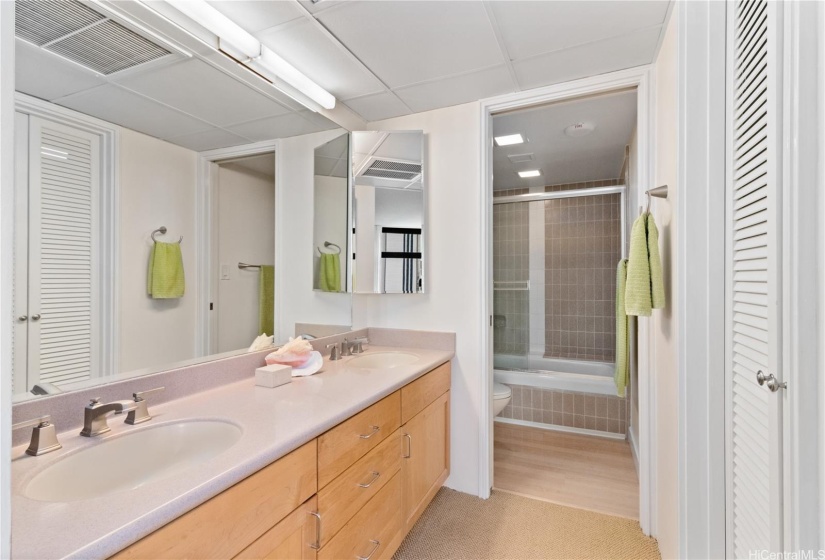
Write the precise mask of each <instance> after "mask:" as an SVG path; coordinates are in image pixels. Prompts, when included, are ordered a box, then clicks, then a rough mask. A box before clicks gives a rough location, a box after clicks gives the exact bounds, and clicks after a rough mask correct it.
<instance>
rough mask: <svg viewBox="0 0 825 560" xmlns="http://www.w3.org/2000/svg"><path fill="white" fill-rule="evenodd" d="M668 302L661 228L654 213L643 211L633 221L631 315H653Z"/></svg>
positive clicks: (629, 274) (629, 266) (628, 298)
mask: <svg viewBox="0 0 825 560" xmlns="http://www.w3.org/2000/svg"><path fill="white" fill-rule="evenodd" d="M664 305H665V287H664V283H663V281H662V261H661V259H660V257H659V230H658V229H656V222H654V221H653V216H651V215H649V214H642V215H641V216H639V217H638V218H637V219H636V221H635V222H633V228H632V229H631V231H630V259H629V260H628V263H627V290H626V292H625V307H626V309H627V314H628V315H638V316H643V317H649V316H650V314H651V311H652V310H653V309H661V308H662V307H664Z"/></svg>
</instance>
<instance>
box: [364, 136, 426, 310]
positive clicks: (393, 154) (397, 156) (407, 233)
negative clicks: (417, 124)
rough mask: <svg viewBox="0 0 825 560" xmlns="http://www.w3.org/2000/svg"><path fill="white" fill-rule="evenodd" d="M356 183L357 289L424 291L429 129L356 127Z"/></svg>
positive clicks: (375, 292)
mask: <svg viewBox="0 0 825 560" xmlns="http://www.w3.org/2000/svg"><path fill="white" fill-rule="evenodd" d="M352 184H353V187H352V196H353V216H352V232H353V234H352V237H353V243H352V245H353V247H352V258H353V279H352V285H353V290H354V291H355V292H356V293H370V294H420V293H424V287H425V286H424V270H425V263H426V259H425V242H424V241H425V234H426V211H425V209H426V182H425V178H424V134H423V133H422V132H421V131H410V132H407V131H404V132H353V133H352Z"/></svg>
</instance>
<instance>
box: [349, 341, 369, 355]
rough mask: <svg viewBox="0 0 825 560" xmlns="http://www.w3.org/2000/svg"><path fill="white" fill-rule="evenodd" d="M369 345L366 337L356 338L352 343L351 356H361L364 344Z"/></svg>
mask: <svg viewBox="0 0 825 560" xmlns="http://www.w3.org/2000/svg"><path fill="white" fill-rule="evenodd" d="M369 343H370V339H369V338H367V337H363V338H356V339H355V340H353V341H352V345H353V349H352V353H353V354H362V353H363V352H364V346H363V345H364V344H369Z"/></svg>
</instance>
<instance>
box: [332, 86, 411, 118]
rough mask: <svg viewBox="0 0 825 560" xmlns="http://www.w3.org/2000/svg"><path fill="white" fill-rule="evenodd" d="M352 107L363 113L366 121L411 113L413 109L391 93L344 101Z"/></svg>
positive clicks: (360, 113)
mask: <svg viewBox="0 0 825 560" xmlns="http://www.w3.org/2000/svg"><path fill="white" fill-rule="evenodd" d="M344 103H345V104H346V105H347V106H348V107H349V108H350V109H352V110H353V111H355V112H356V113H358V114H359V115H361V116H362V117H363V118H364V119H365V120H366V121H380V120H383V119H391V118H393V117H400V116H401V115H409V114H410V113H411V112H412V111H410V109H409V108H408V107H407V106H406V105H404V103H403V102H401V101H400V100H399V99H398V98H397V97H395V96H394V95H393V94H391V93H379V94H376V95H367V96H364V97H357V98H355V99H347V100H346V101H345V102H344Z"/></svg>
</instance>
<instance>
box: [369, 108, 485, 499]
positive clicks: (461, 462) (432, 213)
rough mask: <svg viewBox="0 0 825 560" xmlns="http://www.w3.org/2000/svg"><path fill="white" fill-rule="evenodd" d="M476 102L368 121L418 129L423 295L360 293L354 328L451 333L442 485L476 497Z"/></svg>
mask: <svg viewBox="0 0 825 560" xmlns="http://www.w3.org/2000/svg"><path fill="white" fill-rule="evenodd" d="M479 115H480V107H479V104H478V103H467V104H464V105H459V106H456V107H448V108H446V109H438V110H435V111H428V112H425V113H418V114H415V115H409V116H406V117H399V118H395V119H389V120H385V121H379V122H375V123H370V128H371V129H374V130H423V131H424V135H425V146H426V148H425V163H424V165H425V167H426V172H425V177H427V189H428V194H427V209H426V213H427V220H428V222H427V226H426V227H427V234H428V235H427V236H426V244H427V246H426V247H425V251H426V259H427V260H426V262H425V267H426V271H427V272H426V274H427V278H426V280H425V285H426V287H427V288H426V289H427V293H426V294H413V295H410V294H383V295H358V294H356V295H355V296H354V298H353V318H354V324H355V325H356V326H367V325H369V326H373V327H390V328H410V329H429V330H443V331H453V332H455V333H456V335H457V336H456V357H455V360H454V361H453V377H452V408H451V437H452V442H451V457H450V460H451V471H452V472H451V474H450V478H449V479H448V480H447V483H446V484H447V486H449V487H451V488H454V489H456V490H461V491H463V492H467V493H470V494H476V495H478V494H480V488H479V465H478V456H479V431H480V427H481V421H480V410H481V407H482V406H483V404H482V402H481V394H480V389H481V379H480V377H481V376H483V375H486V374H485V372H483V371H482V353H483V351H484V350H483V349H482V348H481V345H480V342H479V341H480V335H481V330H482V326H483V325H481V324H480V323H479V321H480V320H479V313H480V310H479V307H480V305H481V302H482V299H483V297H484V295H483V294H482V293H481V275H482V271H481V268H480V262H481V260H480V259H481V257H480V254H479V247H480V236H481V197H482V193H481V187H480V185H481V181H480V176H479V165H480V161H479V159H480V154H479V149H478V147H479V145H480V142H479V135H480V127H479V119H480V117H479Z"/></svg>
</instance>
